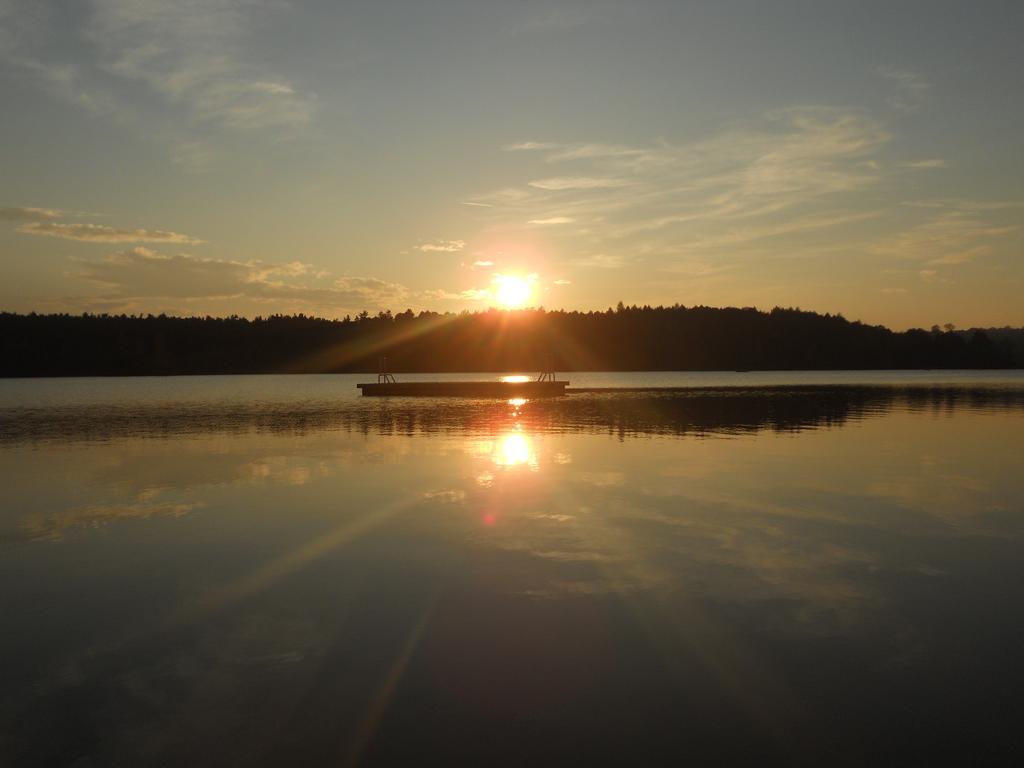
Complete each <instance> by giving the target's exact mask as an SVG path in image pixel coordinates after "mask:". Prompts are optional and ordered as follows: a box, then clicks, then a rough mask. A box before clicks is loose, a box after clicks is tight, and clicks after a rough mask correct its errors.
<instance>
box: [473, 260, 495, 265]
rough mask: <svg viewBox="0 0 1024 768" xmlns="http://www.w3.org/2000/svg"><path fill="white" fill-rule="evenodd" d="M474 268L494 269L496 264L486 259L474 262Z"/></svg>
mask: <svg viewBox="0 0 1024 768" xmlns="http://www.w3.org/2000/svg"><path fill="white" fill-rule="evenodd" d="M473 266H474V267H493V266H494V262H493V261H487V260H486V259H481V260H480V261H474V262H473Z"/></svg>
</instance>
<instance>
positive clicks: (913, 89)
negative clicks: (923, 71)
mask: <svg viewBox="0 0 1024 768" xmlns="http://www.w3.org/2000/svg"><path fill="white" fill-rule="evenodd" d="M878 74H879V75H881V76H882V77H883V78H885V79H886V80H887V81H888V82H889V83H890V85H891V86H892V88H893V92H892V94H891V95H890V96H889V97H888V98H887V99H886V101H887V102H888V103H889V106H891V107H893V109H896V110H899V111H900V112H916V111H917V110H919V109H920V108H921V105H922V104H924V102H925V100H926V99H927V98H928V93H929V92H930V91H931V89H932V84H931V83H930V82H928V80H927V79H926V78H925V77H924V76H923V75H920V74H918V73H917V72H912V71H910V70H908V69H898V68H895V67H879V69H878Z"/></svg>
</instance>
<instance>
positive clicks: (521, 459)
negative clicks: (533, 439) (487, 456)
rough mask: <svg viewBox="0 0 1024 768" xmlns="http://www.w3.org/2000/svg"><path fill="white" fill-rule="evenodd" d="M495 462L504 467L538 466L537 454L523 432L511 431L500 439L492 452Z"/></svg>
mask: <svg viewBox="0 0 1024 768" xmlns="http://www.w3.org/2000/svg"><path fill="white" fill-rule="evenodd" d="M492 458H493V459H494V463H495V464H497V465H498V466H502V467H518V466H522V465H524V464H528V465H530V466H531V467H536V466H537V456H536V454H535V453H534V451H533V446H532V445H531V443H530V439H529V438H528V437H527V436H526V435H524V434H523V433H522V432H510V433H508V434H506V435H503V436H502V437H501V439H500V440H499V441H498V444H497V446H496V448H495V451H494V453H493V454H492Z"/></svg>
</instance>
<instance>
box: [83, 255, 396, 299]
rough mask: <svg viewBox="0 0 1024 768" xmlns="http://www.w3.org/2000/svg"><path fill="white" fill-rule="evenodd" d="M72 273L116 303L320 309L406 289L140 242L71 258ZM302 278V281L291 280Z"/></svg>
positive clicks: (298, 264)
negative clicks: (216, 302) (103, 254)
mask: <svg viewBox="0 0 1024 768" xmlns="http://www.w3.org/2000/svg"><path fill="white" fill-rule="evenodd" d="M75 264H76V267H77V269H76V271H74V272H72V273H71V276H72V277H77V278H79V279H82V280H86V281H88V282H91V283H94V284H96V285H98V286H100V287H101V288H102V289H103V290H104V291H105V293H104V295H103V296H101V297H99V298H100V300H103V301H108V302H111V305H112V308H114V307H116V306H125V305H137V304H138V303H139V302H140V301H142V300H150V302H149V303H151V300H154V299H163V300H179V301H182V302H185V304H181V305H180V306H188V302H194V301H196V300H200V299H205V300H211V299H225V298H231V299H236V300H237V299H248V300H250V301H253V302H258V303H263V304H271V305H274V306H275V307H277V308H280V309H282V310H288V309H289V308H293V307H309V308H314V309H316V310H317V311H319V312H323V313H325V314H331V313H334V314H337V313H338V312H339V311H344V310H352V309H355V310H358V309H362V308H375V309H376V308H384V307H385V306H388V305H390V304H392V303H395V302H400V301H404V300H405V299H407V298H408V297H409V295H410V293H409V291H408V289H407V288H405V287H404V286H402V285H399V284H397V283H392V282H388V281H386V280H381V279H379V278H375V277H349V276H346V277H339V278H336V279H333V280H325V279H324V277H325V276H324V274H323V273H316V274H313V272H314V270H313V269H312V268H311V266H310V265H308V264H303V263H301V262H291V263H287V264H267V263H263V262H242V261H233V260H223V259H210V258H202V257H199V256H194V255H191V254H187V253H178V254H163V253H159V252H157V251H153V250H150V249H149V248H145V247H141V246H140V247H136V248H130V249H128V250H125V251H121V252H119V253H115V254H112V255H111V256H108V257H107V258H105V259H100V260H76V261H75ZM298 278H303V281H302V282H296V279H298Z"/></svg>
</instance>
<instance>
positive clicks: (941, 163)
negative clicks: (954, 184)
mask: <svg viewBox="0 0 1024 768" xmlns="http://www.w3.org/2000/svg"><path fill="white" fill-rule="evenodd" d="M903 167H904V168H915V169H917V170H929V169H932V168H945V167H946V161H945V160H943V159H941V158H938V157H936V158H932V159H929V160H911V161H910V162H906V163H903Z"/></svg>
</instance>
